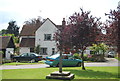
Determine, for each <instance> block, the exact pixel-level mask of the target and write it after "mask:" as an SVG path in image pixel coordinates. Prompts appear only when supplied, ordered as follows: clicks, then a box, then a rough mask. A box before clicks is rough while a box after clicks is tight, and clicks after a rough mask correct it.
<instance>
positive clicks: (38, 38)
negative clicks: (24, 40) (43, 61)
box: [35, 19, 57, 57]
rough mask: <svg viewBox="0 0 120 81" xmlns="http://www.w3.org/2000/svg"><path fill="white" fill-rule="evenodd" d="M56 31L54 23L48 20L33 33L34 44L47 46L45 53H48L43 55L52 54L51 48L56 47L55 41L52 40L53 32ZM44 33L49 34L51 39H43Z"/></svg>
mask: <svg viewBox="0 0 120 81" xmlns="http://www.w3.org/2000/svg"><path fill="white" fill-rule="evenodd" d="M56 31H57V28H56V27H55V25H54V24H53V23H52V22H51V21H49V19H48V20H46V22H44V24H43V25H42V26H41V27H40V28H39V29H38V30H37V31H36V34H35V46H37V45H40V47H41V48H47V54H48V55H43V57H44V56H49V55H51V54H52V48H55V51H57V49H56V42H55V41H54V40H53V36H54V34H55V32H56ZM44 34H51V35H52V38H51V39H52V40H51V41H44Z"/></svg>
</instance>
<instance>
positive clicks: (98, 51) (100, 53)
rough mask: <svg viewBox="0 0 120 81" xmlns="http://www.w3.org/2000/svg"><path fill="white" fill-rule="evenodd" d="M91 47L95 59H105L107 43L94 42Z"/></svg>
mask: <svg viewBox="0 0 120 81" xmlns="http://www.w3.org/2000/svg"><path fill="white" fill-rule="evenodd" d="M90 49H91V50H92V51H93V53H94V55H93V56H94V57H93V58H94V59H96V61H105V58H104V56H105V52H106V51H107V49H108V46H107V45H105V44H104V43H99V44H93V45H92V46H91V47H90ZM96 56H97V58H96Z"/></svg>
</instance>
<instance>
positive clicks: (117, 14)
mask: <svg viewBox="0 0 120 81" xmlns="http://www.w3.org/2000/svg"><path fill="white" fill-rule="evenodd" d="M105 15H107V16H108V17H109V20H108V22H109V25H108V27H107V28H106V31H107V34H106V35H107V37H106V38H107V41H108V43H109V44H110V45H112V46H117V51H118V54H119V55H120V6H118V8H117V10H111V11H110V13H109V14H105Z"/></svg>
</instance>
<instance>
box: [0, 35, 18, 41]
mask: <svg viewBox="0 0 120 81" xmlns="http://www.w3.org/2000/svg"><path fill="white" fill-rule="evenodd" d="M2 36H12V38H13V40H14V43H19V38H18V37H15V35H14V34H3V35H2Z"/></svg>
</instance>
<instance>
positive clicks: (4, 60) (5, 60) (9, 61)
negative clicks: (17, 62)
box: [2, 59, 12, 64]
mask: <svg viewBox="0 0 120 81" xmlns="http://www.w3.org/2000/svg"><path fill="white" fill-rule="evenodd" d="M11 62H12V60H10V59H2V64H4V63H11Z"/></svg>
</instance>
